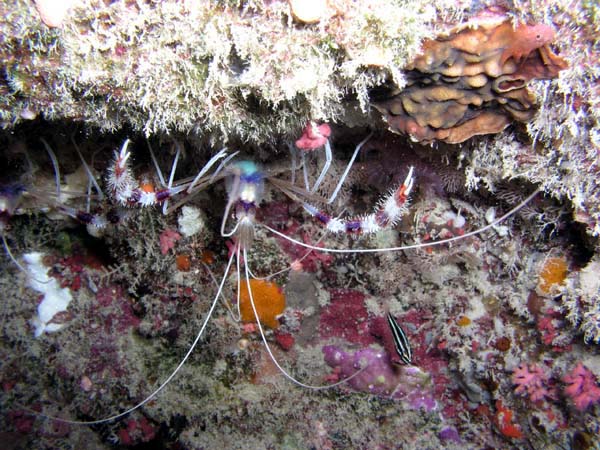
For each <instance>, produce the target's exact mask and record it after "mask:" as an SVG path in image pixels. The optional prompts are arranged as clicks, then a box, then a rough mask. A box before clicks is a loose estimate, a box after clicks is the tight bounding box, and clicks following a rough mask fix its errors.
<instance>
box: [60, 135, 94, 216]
mask: <svg viewBox="0 0 600 450" xmlns="http://www.w3.org/2000/svg"><path fill="white" fill-rule="evenodd" d="M71 142H72V143H73V147H75V151H76V152H77V154H78V155H79V159H81V163H82V164H83V168H84V169H85V173H86V174H87V176H88V199H87V211H89V208H90V190H91V189H90V183H91V184H93V185H94V187H95V188H96V192H97V193H98V197H99V199H100V200H103V199H104V192H102V189H100V186H99V185H98V182H97V181H96V178H94V174H92V169H90V166H88V163H87V162H86V161H85V159H84V158H83V155H82V154H81V151H80V150H79V146H78V145H77V142H75V139H74V138H73V136H72V135H71ZM59 201H60V199H59Z"/></svg>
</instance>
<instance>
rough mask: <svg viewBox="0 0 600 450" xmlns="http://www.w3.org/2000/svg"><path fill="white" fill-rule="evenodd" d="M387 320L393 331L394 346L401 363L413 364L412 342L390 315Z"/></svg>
mask: <svg viewBox="0 0 600 450" xmlns="http://www.w3.org/2000/svg"><path fill="white" fill-rule="evenodd" d="M387 320H388V324H389V325H390V328H391V329H392V336H393V337H394V346H395V347H396V353H398V356H399V357H400V361H402V362H403V363H404V364H412V350H411V349H410V342H408V338H407V337H406V333H405V332H404V330H403V329H402V327H401V326H400V325H398V322H396V319H394V316H392V315H391V314H390V313H388V315H387Z"/></svg>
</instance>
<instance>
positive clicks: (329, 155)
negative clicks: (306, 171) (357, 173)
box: [310, 139, 343, 203]
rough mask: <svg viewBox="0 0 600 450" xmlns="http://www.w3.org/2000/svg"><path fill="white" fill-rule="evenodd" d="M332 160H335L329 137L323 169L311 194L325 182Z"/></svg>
mask: <svg viewBox="0 0 600 450" xmlns="http://www.w3.org/2000/svg"><path fill="white" fill-rule="evenodd" d="M331 161H333V155H332V153H331V145H330V144H329V139H327V140H326V141H325V164H323V169H321V173H320V174H319V178H317V181H316V182H315V184H314V186H313V187H312V189H311V190H310V193H311V194H313V193H315V192H316V190H317V189H318V188H319V186H320V185H321V183H322V182H323V179H324V178H325V175H327V172H328V171H329V167H330V166H331ZM342 181H343V180H342ZM330 203H331V202H330Z"/></svg>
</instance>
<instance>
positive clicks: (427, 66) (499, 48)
mask: <svg viewBox="0 0 600 450" xmlns="http://www.w3.org/2000/svg"><path fill="white" fill-rule="evenodd" d="M553 40H554V30H553V29H552V27H550V26H548V25H541V24H538V25H525V24H519V25H517V26H513V24H512V23H511V21H510V20H509V18H508V16H506V15H505V14H503V13H499V12H493V11H487V12H485V13H482V14H479V15H478V16H476V17H474V18H472V19H471V20H470V21H469V22H467V23H464V24H461V25H459V26H456V27H454V28H452V29H451V30H450V31H448V32H446V33H443V34H441V35H439V36H438V37H437V38H436V39H435V40H426V41H425V42H424V43H423V51H422V54H421V55H420V56H418V57H417V58H416V59H415V60H414V61H413V62H412V63H411V64H409V66H408V67H406V68H405V70H406V71H407V81H408V83H407V85H406V87H405V88H404V89H402V90H401V91H399V92H398V91H396V92H391V93H390V95H388V96H387V97H386V98H384V99H382V100H378V101H374V102H373V105H374V106H375V107H376V108H377V109H378V110H380V111H381V112H382V113H383V115H384V117H385V118H386V120H387V122H388V124H389V127H390V129H391V130H392V131H394V132H398V133H405V134H408V135H409V136H410V137H411V138H412V139H413V140H415V141H419V142H425V143H428V142H433V141H436V140H437V141H444V142H447V143H450V144H456V143H460V142H464V141H466V140H467V139H469V138H470V137H471V136H475V135H480V134H489V133H498V132H500V131H502V130H503V129H504V128H506V127H507V126H508V124H510V123H511V121H513V120H517V121H520V122H525V121H528V120H530V119H531V118H532V117H533V115H534V113H535V108H534V106H535V105H534V98H533V96H532V94H531V93H530V92H529V91H528V90H527V83H528V82H529V81H530V80H532V79H533V78H546V79H547V78H554V77H555V76H556V75H557V74H558V72H559V71H560V70H562V69H564V68H566V67H567V63H566V62H565V61H564V60H563V59H562V58H560V57H559V56H557V55H556V54H554V53H553V51H552V50H551V49H550V46H549V44H550V43H551V42H552V41H553Z"/></svg>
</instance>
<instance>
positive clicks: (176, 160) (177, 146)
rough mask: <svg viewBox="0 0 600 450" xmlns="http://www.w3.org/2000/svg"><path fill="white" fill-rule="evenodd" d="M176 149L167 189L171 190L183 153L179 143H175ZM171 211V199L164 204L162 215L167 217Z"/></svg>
mask: <svg viewBox="0 0 600 450" xmlns="http://www.w3.org/2000/svg"><path fill="white" fill-rule="evenodd" d="M175 147H176V148H177V150H176V151H175V158H174V159H173V165H172V166H171V174H170V175H169V184H168V185H167V189H171V187H172V186H173V178H175V171H176V170H177V162H178V161H179V154H180V153H181V145H179V142H177V141H175ZM168 209H169V199H167V200H165V202H164V203H163V208H162V213H163V216H166V215H167V212H168Z"/></svg>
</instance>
